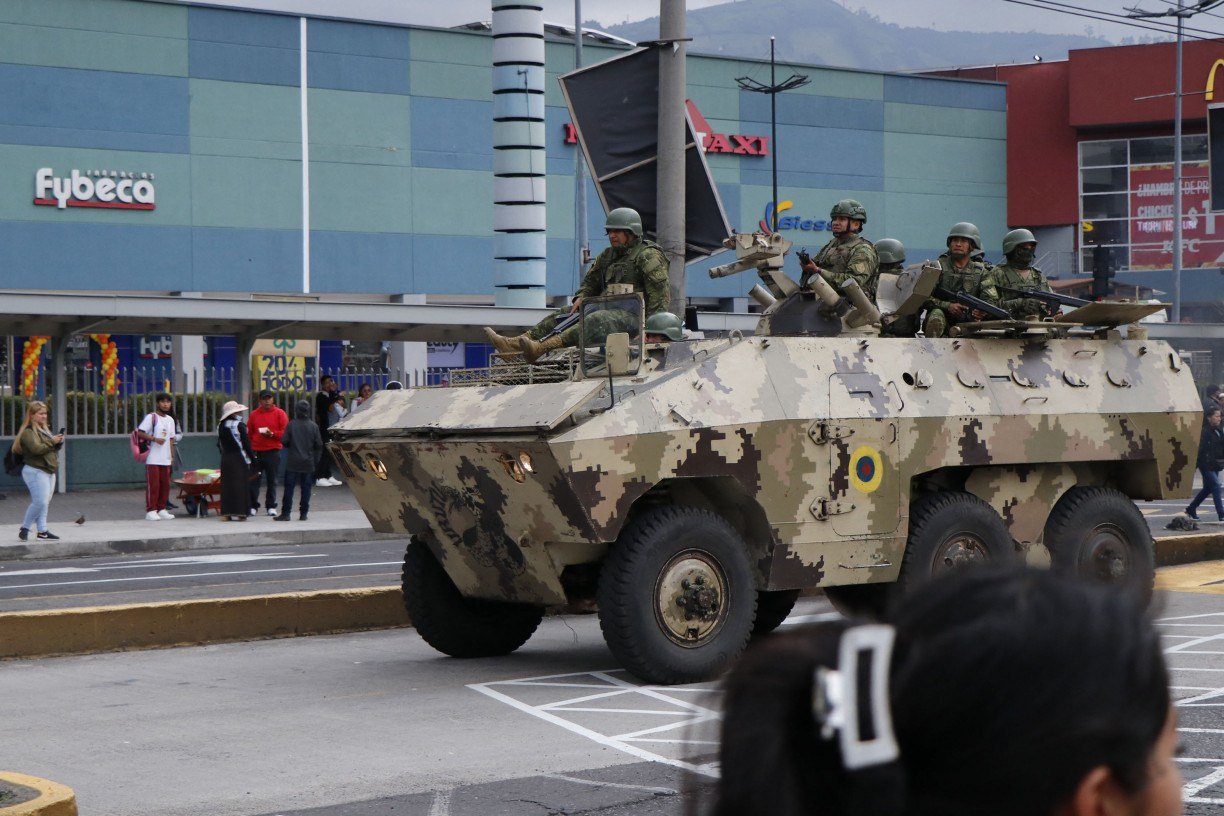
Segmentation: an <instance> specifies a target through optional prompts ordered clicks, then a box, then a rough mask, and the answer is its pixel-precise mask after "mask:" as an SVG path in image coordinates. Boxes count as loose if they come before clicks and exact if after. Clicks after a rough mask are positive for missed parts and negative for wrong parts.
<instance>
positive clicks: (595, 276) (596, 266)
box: [574, 251, 608, 300]
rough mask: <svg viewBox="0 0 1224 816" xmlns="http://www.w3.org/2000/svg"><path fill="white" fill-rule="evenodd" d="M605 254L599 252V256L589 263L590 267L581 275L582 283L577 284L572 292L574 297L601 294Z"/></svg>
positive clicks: (605, 262)
mask: <svg viewBox="0 0 1224 816" xmlns="http://www.w3.org/2000/svg"><path fill="white" fill-rule="evenodd" d="M607 263H608V260H607V254H606V251H605V252H601V253H599V257H597V258H596V259H595V263H593V264H591V268H590V269H588V270H587V273H586V274H585V275H583V276H582V283H581V284H580V285H579V286H578V291H577V292H574V299H575V300H576V299H578V298H589V297H598V296H599V295H602V294H603V268H604V267H605V266H607Z"/></svg>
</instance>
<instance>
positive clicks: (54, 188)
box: [34, 167, 157, 210]
mask: <svg viewBox="0 0 1224 816" xmlns="http://www.w3.org/2000/svg"><path fill="white" fill-rule="evenodd" d="M156 193H157V191H156V189H155V188H154V187H153V174H152V173H132V172H128V171H126V170H89V171H86V172H84V173H82V172H81V171H80V170H76V169H74V170H73V171H72V175H70V176H57V175H55V171H54V170H53V169H52V168H50V167H40V168H38V171H37V172H36V173H35V174H34V203H35V204H38V205H39V206H43V207H57V208H59V209H61V210H62V209H65V208H66V207H99V208H103V209H114V210H152V209H155V208H156V203H155V202H156Z"/></svg>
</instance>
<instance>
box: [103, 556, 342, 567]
mask: <svg viewBox="0 0 1224 816" xmlns="http://www.w3.org/2000/svg"><path fill="white" fill-rule="evenodd" d="M327 557H328V554H327V553H319V554H317V555H303V554H299V553H264V554H263V555H252V554H250V553H221V554H219V555H180V556H175V557H174V558H148V559H142V560H140V561H111V562H109V563H106V564H99V565H98V566H99V567H120V568H124V567H145V566H169V565H175V564H242V563H245V562H248V561H275V560H277V559H281V558H327Z"/></svg>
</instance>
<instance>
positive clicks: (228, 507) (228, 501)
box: [217, 400, 255, 521]
mask: <svg viewBox="0 0 1224 816" xmlns="http://www.w3.org/2000/svg"><path fill="white" fill-rule="evenodd" d="M246 409H247V407H246V406H245V405H243V404H241V403H238V402H235V401H234V400H230V401H229V402H227V403H225V405H222V406H221V424H220V425H218V426H217V447H218V448H219V449H220V451H221V518H222V519H223V520H224V521H246V520H247V515H249V514H250V512H251V493H250V487H249V482H250V478H251V462H253V461H254V460H255V457H254V454H252V453H251V439H250V437H249V436H247V426H246V423H245V422H243V421H242V412H243V411H245V410H246Z"/></svg>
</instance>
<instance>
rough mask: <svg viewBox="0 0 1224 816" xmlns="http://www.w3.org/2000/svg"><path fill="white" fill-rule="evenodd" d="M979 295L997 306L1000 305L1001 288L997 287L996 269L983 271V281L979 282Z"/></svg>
mask: <svg viewBox="0 0 1224 816" xmlns="http://www.w3.org/2000/svg"><path fill="white" fill-rule="evenodd" d="M977 296H978V297H980V298H981V299H982V300H984V301H986V302H987V303H990V304H993V305H995V306H998V305H999V290H998V289H997V288H996V287H995V282H994V270H988V271H986V272H983V273H982V278H981V283H979V284H978V291H977Z"/></svg>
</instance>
